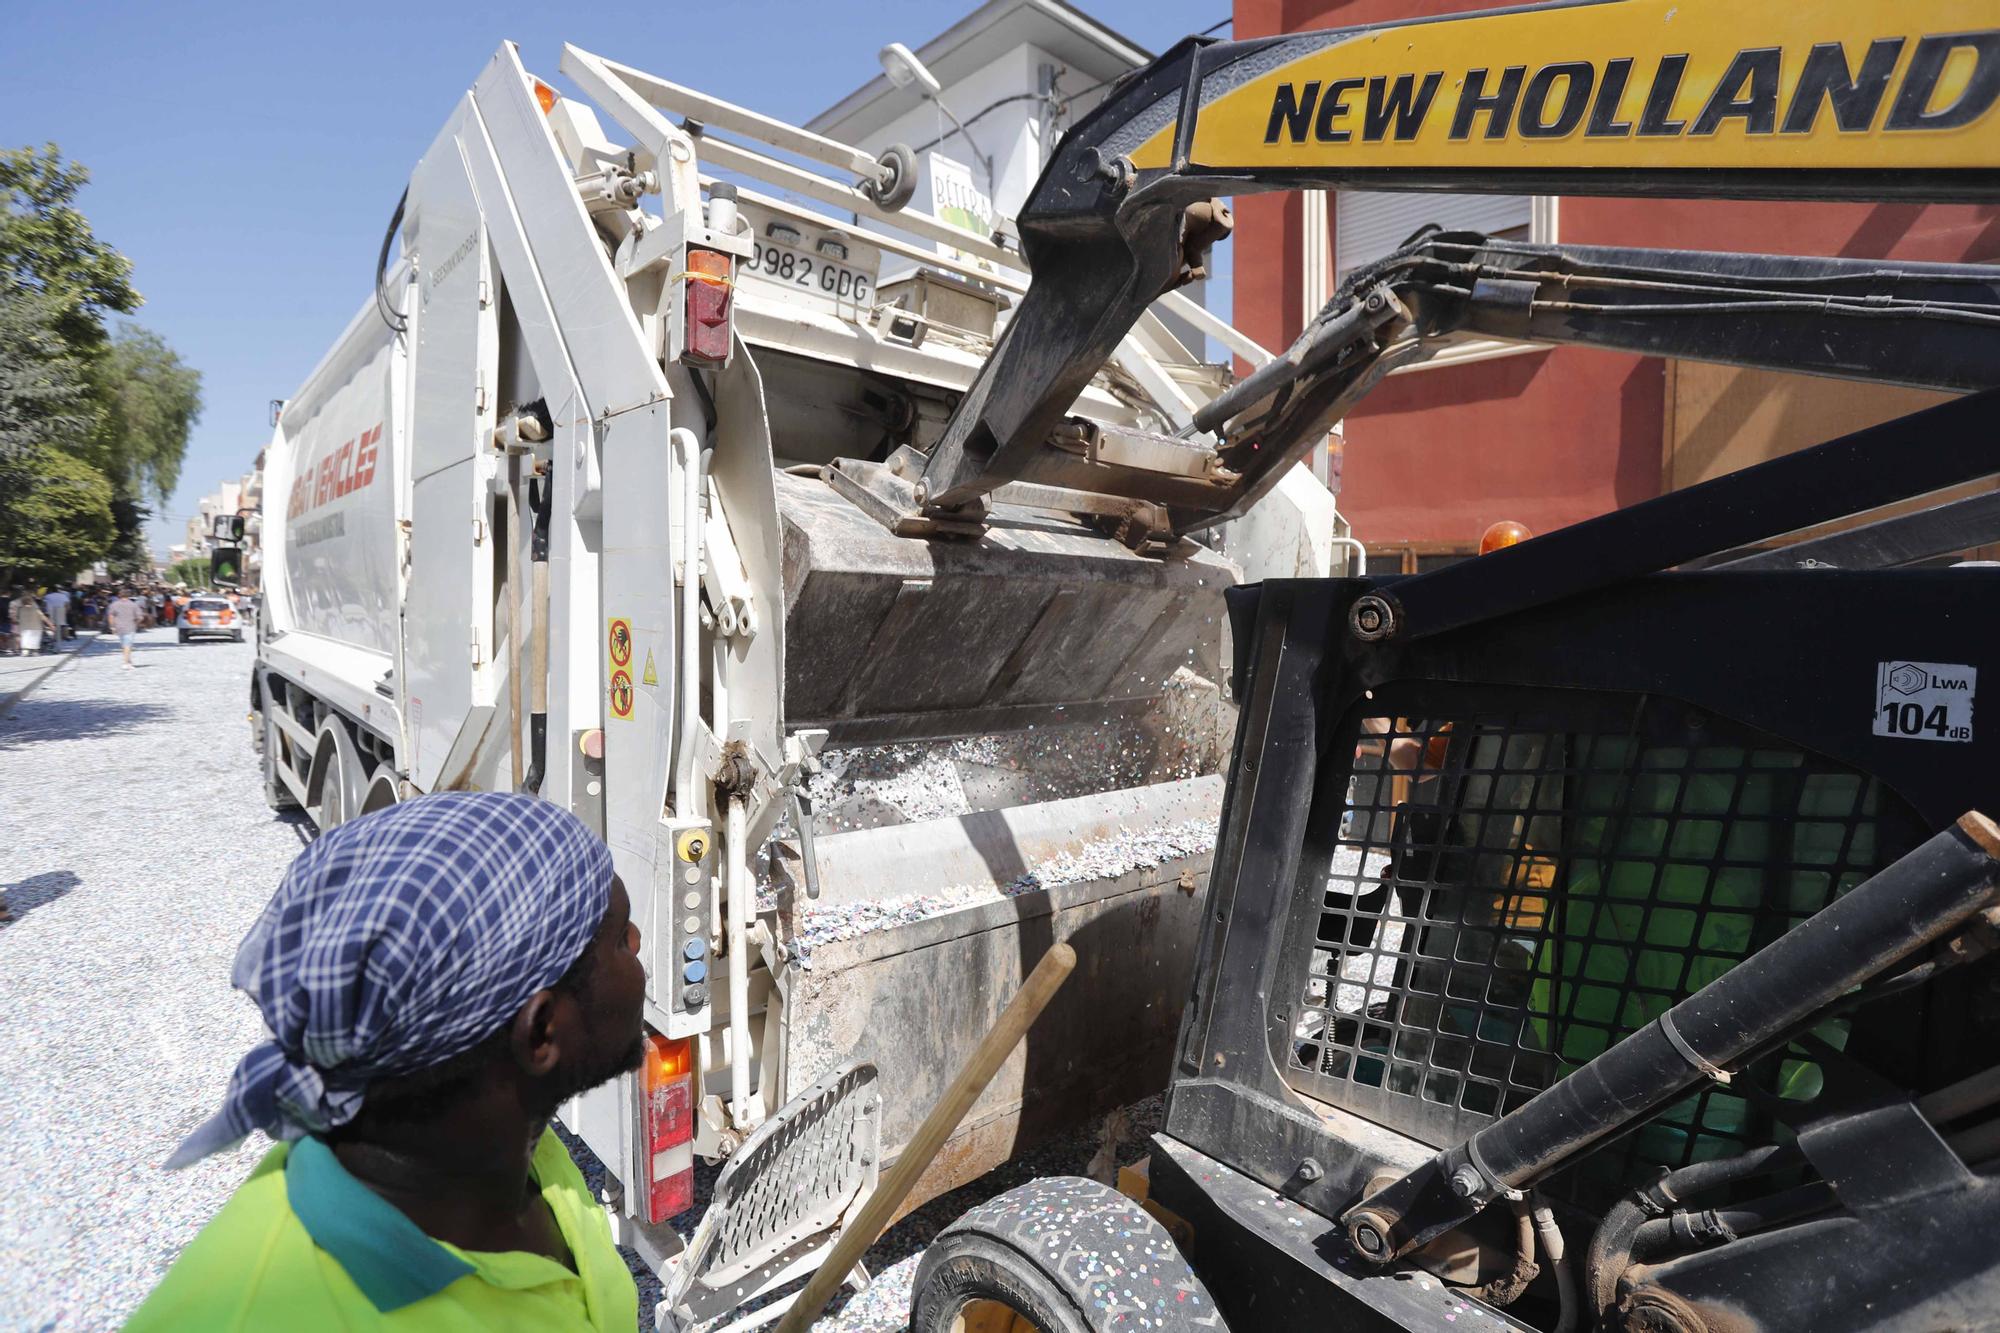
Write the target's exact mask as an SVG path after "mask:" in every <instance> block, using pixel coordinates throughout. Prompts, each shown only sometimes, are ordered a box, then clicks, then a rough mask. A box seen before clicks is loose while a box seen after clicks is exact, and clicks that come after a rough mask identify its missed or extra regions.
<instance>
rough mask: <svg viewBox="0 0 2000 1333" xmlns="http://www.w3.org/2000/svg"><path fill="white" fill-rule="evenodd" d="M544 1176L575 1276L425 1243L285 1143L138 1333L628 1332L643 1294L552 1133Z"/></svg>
mask: <svg viewBox="0 0 2000 1333" xmlns="http://www.w3.org/2000/svg"><path fill="white" fill-rule="evenodd" d="M533 1172H534V1178H535V1182H536V1184H537V1185H538V1186H539V1187H540V1188H541V1191H542V1198H543V1199H544V1200H546V1201H547V1202H548V1205H549V1211H550V1212H551V1213H552V1214H554V1216H555V1220H556V1226H557V1227H558V1228H559V1229H560V1230H561V1231H562V1235H563V1239H564V1240H565V1241H567V1242H568V1244H569V1251H570V1256H571V1258H572V1259H573V1260H574V1261H575V1263H576V1271H574V1272H572V1271H570V1270H569V1269H567V1268H565V1267H563V1266H562V1265H561V1264H559V1263H557V1262H556V1261H555V1260H553V1259H549V1258H546V1257H544V1256H542V1255H539V1254H528V1253H525V1252H522V1251H518V1250H516V1251H508V1252H505V1253H486V1252H480V1251H474V1250H461V1249H459V1248H458V1247H457V1246H455V1245H449V1244H446V1243H445V1242H443V1241H439V1240H433V1239H432V1238H431V1237H429V1236H427V1235H425V1234H424V1233H423V1231H421V1230H420V1229H419V1228H418V1227H417V1224H416V1223H414V1222H412V1221H411V1220H410V1219H409V1218H408V1217H407V1216H405V1215H404V1214H403V1213H402V1211H401V1210H399V1209H398V1208H397V1207H396V1206H395V1205H394V1204H391V1203H390V1202H389V1201H388V1200H386V1199H384V1198H382V1197H381V1196H380V1195H378V1194H376V1193H375V1192H374V1191H373V1190H371V1189H369V1188H368V1187H367V1186H366V1185H363V1184H362V1183H361V1182H360V1181H358V1180H356V1179H355V1178H354V1177H353V1176H352V1175H350V1174H348V1172H347V1169H346V1168H345V1167H343V1166H341V1164H340V1160H339V1159H338V1158H336V1157H335V1156H334V1154H333V1150H332V1149H331V1148H328V1147H327V1146H326V1145H325V1144H324V1143H322V1142H320V1141H319V1140H318V1139H311V1138H308V1139H301V1140H299V1141H298V1142H297V1143H292V1144H283V1143H281V1144H279V1145H278V1146H277V1147H275V1148H273V1149H271V1151H270V1152H268V1153H266V1154H265V1155H264V1160H263V1161H261V1162H259V1163H258V1164H257V1169H256V1170H255V1171H253V1172H251V1173H250V1178H249V1179H248V1180H246V1181H244V1182H243V1184H242V1185H241V1186H240V1187H239V1188H238V1189H237V1191H236V1193H235V1194H234V1195H232V1196H231V1197H230V1200H229V1202H228V1203H227V1204H225V1205H223V1209H222V1211H221V1212H219V1213H217V1214H216V1215H215V1218H214V1219H213V1220H212V1221H210V1222H209V1224H208V1225H207V1226H205V1227H203V1228H202V1230H201V1234H200V1235H198V1236H196V1237H195V1238H194V1241H193V1243H191V1244H190V1245H189V1246H188V1247H187V1249H185V1250H183V1251H182V1252H181V1256H180V1258H178V1259H176V1260H175V1261H174V1266H173V1267H172V1268H170V1269H168V1270H167V1275H166V1277H165V1278H163V1279H161V1281H160V1285H159V1286H158V1287H157V1288H155V1289H154V1291H153V1294H152V1295H151V1296H149V1297H147V1298H146V1303H145V1304H144V1305H142V1306H140V1307H139V1312H138V1313H137V1314H135V1315H133V1316H132V1322H131V1323H129V1324H127V1325H126V1328H127V1330H128V1333H152V1330H161V1331H162V1333H166V1331H167V1330H172V1331H173V1333H181V1331H182V1330H189V1329H202V1330H212V1331H213V1333H235V1331H236V1330H243V1331H244V1333H252V1331H253V1330H261V1329H281V1330H285V1331H286V1333H355V1330H360V1329H383V1330H394V1333H433V1331H434V1330H435V1331H437V1333H445V1331H449V1333H474V1331H475V1330H478V1331H479V1333H488V1331H492V1333H501V1331H503V1330H517V1329H518V1330H522V1331H523V1333H526V1331H527V1330H534V1331H535V1333H541V1331H542V1330H562V1331H563V1333H571V1331H572V1330H574V1333H609V1331H610V1330H616V1333H631V1330H632V1329H634V1328H636V1327H637V1326H638V1318H639V1293H638V1289H637V1287H635V1286H634V1285H633V1282H632V1275H631V1273H630V1271H628V1270H627V1269H626V1267H625V1261H624V1260H623V1259H622V1258H621V1257H619V1254H618V1249H617V1247H616V1246H615V1245H614V1244H612V1241H611V1224H610V1222H609V1220H608V1219H606V1217H605V1216H604V1210H603V1209H602V1208H601V1207H599V1206H598V1204H597V1201H596V1200H594V1199H592V1198H591V1196H590V1190H589V1188H588V1187H587V1186H586V1185H585V1184H584V1183H583V1175H582V1173H580V1172H579V1171H578V1170H577V1169H576V1164H575V1163H574V1162H572V1161H571V1160H570V1157H569V1153H568V1152H567V1151H565V1150H564V1148H563V1146H562V1141H561V1140H560V1139H558V1138H557V1137H556V1136H555V1134H554V1133H553V1132H552V1131H549V1130H544V1131H543V1132H542V1138H541V1141H540V1142H539V1143H537V1144H536V1145H535V1158H534V1167H533Z"/></svg>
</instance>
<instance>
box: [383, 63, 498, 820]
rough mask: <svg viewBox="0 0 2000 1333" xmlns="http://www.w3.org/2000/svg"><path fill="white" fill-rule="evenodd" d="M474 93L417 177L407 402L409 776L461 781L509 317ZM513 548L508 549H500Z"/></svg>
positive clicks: (485, 676)
mask: <svg viewBox="0 0 2000 1333" xmlns="http://www.w3.org/2000/svg"><path fill="white" fill-rule="evenodd" d="M467 114H469V101H468V103H467V104H466V106H465V107H464V108H462V109H461V111H460V114H459V115H458V116H457V117H454V119H453V122H452V126H451V128H450V129H448V130H447V131H446V132H445V133H444V134H443V135H440V136H439V138H438V140H437V142H436V143H434V144H433V145H432V146H431V150H430V151H429V152H428V153H426V154H425V155H424V160H423V162H422V163H421V164H420V165H419V166H418V168H417V172H416V176H415V178H414V180H413V181H412V184H411V197H412V199H414V200H417V201H419V207H418V209H417V210H416V213H415V216H414V218H413V223H414V228H415V236H414V245H413V250H414V252H415V254H416V256H417V264H418V273H419V278H420V281H419V283H418V292H419V295H418V297H417V300H416V307H417V308H416V310H415V312H414V317H413V318H412V320H411V325H412V332H413V333H414V335H415V352H414V356H413V365H412V392H411V401H410V476H411V497H410V517H411V523H410V587H409V599H408V606H407V609H406V613H405V619H404V634H405V636H406V639H405V643H404V653H405V662H406V670H407V675H408V692H409V699H410V703H411V715H412V725H411V750H412V753H411V754H410V755H409V756H408V760H409V766H410V777H411V780H412V781H413V782H415V783H416V785H417V786H418V787H419V788H421V789H423V790H425V791H436V790H439V789H440V788H446V787H453V786H457V785H461V784H462V783H464V782H465V781H466V780H467V779H468V778H469V777H470V774H469V773H468V772H467V768H468V765H469V763H470V760H471V757H472V754H473V751H474V749H475V747H476V745H477V743H478V741H479V739H480V738H481V737H482V736H483V735H484V733H485V731H486V728H487V725H488V724H489V723H490V722H491V720H492V716H493V712H494V694H495V690H494V680H493V677H494V675H495V674H496V673H495V671H494V669H493V667H492V662H493V657H494V638H495V635H494V614H493V565H494V561H495V553H496V549H497V543H496V540H495V535H494V526H493V514H492V500H491V498H490V496H489V494H488V487H487V479H488V476H489V474H490V473H491V472H492V470H493V453H492V450H490V449H481V448H480V447H479V446H480V444H481V443H482V442H483V441H486V440H488V439H490V438H491V436H492V433H493V419H494V408H495V405H494V403H493V402H492V401H491V400H492V389H493V384H494V379H495V372H496V370H497V365H498V345H497V344H498V331H497V325H498V317H497V301H496V300H495V299H494V297H495V294H494V290H493V283H492V281H491V279H490V277H489V268H488V264H489V260H488V253H487V242H486V227H485V224H484V222H483V221H482V218H481V213H480V200H479V197H478V195H477V194H476V193H475V192H474V190H473V187H472V183H471V181H470V180H469V179H468V178H467V174H466V168H465V162H464V159H463V157H462V155H461V153H460V149H459V142H458V138H459V131H460V126H461V125H462V124H463V123H464V119H465V117H466V115H467ZM502 558H504V553H502Z"/></svg>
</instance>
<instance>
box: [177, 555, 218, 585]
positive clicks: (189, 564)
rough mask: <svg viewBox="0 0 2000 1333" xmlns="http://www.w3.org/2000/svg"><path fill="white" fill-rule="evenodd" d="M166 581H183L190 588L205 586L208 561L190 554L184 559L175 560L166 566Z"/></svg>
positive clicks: (206, 583)
mask: <svg viewBox="0 0 2000 1333" xmlns="http://www.w3.org/2000/svg"><path fill="white" fill-rule="evenodd" d="M167 582H169V583H173V584H183V583H184V584H186V585H187V586H188V587H190V588H206V587H207V586H208V561H206V560H202V559H197V558H195V557H192V556H191V557H189V558H188V559H186V560H176V561H175V562H174V563H173V564H171V565H169V566H168V567H167Z"/></svg>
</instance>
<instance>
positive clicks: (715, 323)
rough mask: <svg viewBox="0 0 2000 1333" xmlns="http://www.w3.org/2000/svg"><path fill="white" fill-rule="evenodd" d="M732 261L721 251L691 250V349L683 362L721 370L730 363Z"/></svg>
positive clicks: (682, 355)
mask: <svg viewBox="0 0 2000 1333" xmlns="http://www.w3.org/2000/svg"><path fill="white" fill-rule="evenodd" d="M730 264H731V260H730V258H729V256H728V255H726V254H723V253H722V252H721V251H720V250H698V249H693V248H690V249H689V250H688V273H687V346H686V348H685V349H684V350H683V352H682V354H681V360H683V361H686V362H689V363H690V364H693V365H703V366H719V365H721V364H722V363H723V362H724V361H727V360H728V359H729V307H730V298H731V295H732V290H731V288H732V284H731V282H730V276H729V270H730Z"/></svg>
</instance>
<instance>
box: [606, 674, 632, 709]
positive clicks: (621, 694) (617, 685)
mask: <svg viewBox="0 0 2000 1333" xmlns="http://www.w3.org/2000/svg"><path fill="white" fill-rule="evenodd" d="M611 716H613V717H616V718H625V719H629V718H630V717H631V716H632V673H631V672H629V671H627V670H626V669H625V668H624V667H619V668H618V669H617V670H616V671H613V672H612V673H611Z"/></svg>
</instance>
